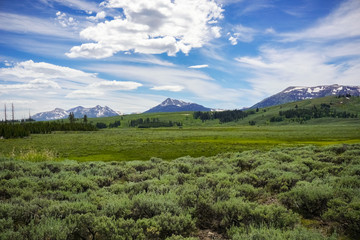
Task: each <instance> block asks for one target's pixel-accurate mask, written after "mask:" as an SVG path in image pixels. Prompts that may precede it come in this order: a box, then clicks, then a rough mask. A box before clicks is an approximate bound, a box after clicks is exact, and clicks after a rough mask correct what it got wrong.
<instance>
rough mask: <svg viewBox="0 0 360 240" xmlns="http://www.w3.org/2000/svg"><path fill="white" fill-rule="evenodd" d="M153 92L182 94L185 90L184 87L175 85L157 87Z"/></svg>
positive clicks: (153, 88)
mask: <svg viewBox="0 0 360 240" xmlns="http://www.w3.org/2000/svg"><path fill="white" fill-rule="evenodd" d="M151 90H156V91H170V92H181V91H182V90H184V87H183V86H177V85H173V86H169V85H168V86H155V87H152V88H151Z"/></svg>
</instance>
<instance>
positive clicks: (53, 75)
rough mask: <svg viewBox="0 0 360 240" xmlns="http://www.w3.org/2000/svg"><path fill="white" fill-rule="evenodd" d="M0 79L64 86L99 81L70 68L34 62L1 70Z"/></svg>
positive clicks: (26, 62)
mask: <svg viewBox="0 0 360 240" xmlns="http://www.w3.org/2000/svg"><path fill="white" fill-rule="evenodd" d="M0 77H1V78H2V79H3V80H5V81H10V82H23V83H24V82H25V83H28V82H29V81H32V80H35V79H46V80H61V82H62V85H65V86H73V85H74V84H84V85H85V84H89V83H92V82H95V81H97V77H96V74H94V73H86V72H83V71H80V70H76V69H72V68H69V67H63V66H58V65H54V64H50V63H45V62H38V63H36V62H34V61H32V60H29V61H25V62H20V63H17V64H15V65H14V66H13V67H11V68H0Z"/></svg>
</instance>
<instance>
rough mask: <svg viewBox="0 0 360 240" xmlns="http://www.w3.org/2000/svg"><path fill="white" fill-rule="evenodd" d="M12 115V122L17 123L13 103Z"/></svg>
mask: <svg viewBox="0 0 360 240" xmlns="http://www.w3.org/2000/svg"><path fill="white" fill-rule="evenodd" d="M11 113H12V114H11V115H12V122H13V123H14V122H15V114H14V103H11Z"/></svg>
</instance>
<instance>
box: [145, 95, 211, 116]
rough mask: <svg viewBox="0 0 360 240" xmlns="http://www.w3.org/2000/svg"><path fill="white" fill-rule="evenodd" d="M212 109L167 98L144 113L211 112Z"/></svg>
mask: <svg viewBox="0 0 360 240" xmlns="http://www.w3.org/2000/svg"><path fill="white" fill-rule="evenodd" d="M211 110H212V109H211V108H207V107H204V106H202V105H199V104H196V103H189V102H184V101H181V100H176V99H171V98H167V99H166V100H165V101H163V102H162V103H160V104H159V105H157V106H155V107H153V108H151V109H149V110H147V111H146V112H144V113H155V112H186V111H204V112H206V111H211Z"/></svg>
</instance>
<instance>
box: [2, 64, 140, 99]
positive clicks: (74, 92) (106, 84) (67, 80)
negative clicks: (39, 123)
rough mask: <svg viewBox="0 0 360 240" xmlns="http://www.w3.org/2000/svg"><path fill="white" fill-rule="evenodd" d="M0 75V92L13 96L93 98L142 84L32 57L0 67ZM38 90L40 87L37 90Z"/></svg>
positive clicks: (131, 88) (16, 97)
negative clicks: (100, 76)
mask: <svg viewBox="0 0 360 240" xmlns="http://www.w3.org/2000/svg"><path fill="white" fill-rule="evenodd" d="M0 79H1V80H0V93H1V94H4V95H6V96H11V97H12V98H14V99H18V98H24V97H28V98H29V99H38V98H41V97H44V95H46V94H47V93H51V95H52V97H51V98H54V99H62V98H64V97H66V98H68V99H70V98H76V99H79V98H87V97H92V98H95V97H100V96H106V95H108V94H109V93H111V92H115V91H128V90H134V89H137V88H138V87H140V86H142V84H141V83H136V82H132V81H128V82H125V81H115V80H114V81H107V80H104V79H101V78H99V77H98V76H97V74H96V73H87V72H84V71H80V70H77V69H73V68H69V67H63V66H58V65H54V64H50V63H45V62H38V63H37V62H34V61H32V60H29V61H25V62H20V63H16V64H14V65H13V66H12V67H4V68H0ZM39 90H42V92H41V94H39ZM54 90H55V91H54Z"/></svg>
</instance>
